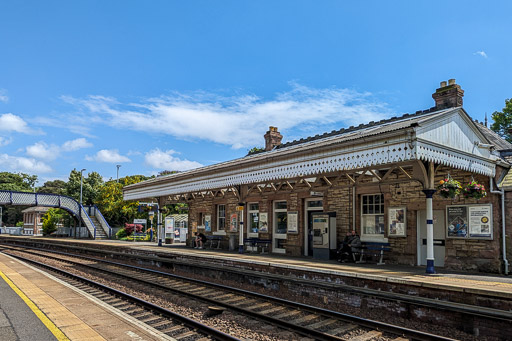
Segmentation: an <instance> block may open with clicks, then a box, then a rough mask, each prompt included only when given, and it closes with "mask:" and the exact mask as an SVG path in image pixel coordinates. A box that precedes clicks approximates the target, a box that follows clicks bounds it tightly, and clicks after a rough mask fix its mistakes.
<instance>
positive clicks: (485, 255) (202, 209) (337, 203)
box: [189, 167, 512, 272]
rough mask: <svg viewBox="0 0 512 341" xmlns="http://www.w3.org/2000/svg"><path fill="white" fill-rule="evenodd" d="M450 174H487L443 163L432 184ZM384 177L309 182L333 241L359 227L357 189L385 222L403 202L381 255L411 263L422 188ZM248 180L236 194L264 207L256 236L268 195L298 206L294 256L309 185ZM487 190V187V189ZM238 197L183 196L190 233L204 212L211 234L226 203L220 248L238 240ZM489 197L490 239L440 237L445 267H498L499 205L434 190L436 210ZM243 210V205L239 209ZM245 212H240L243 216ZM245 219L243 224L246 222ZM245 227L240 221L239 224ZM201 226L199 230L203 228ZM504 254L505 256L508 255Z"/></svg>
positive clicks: (290, 248)
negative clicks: (380, 207) (377, 204)
mask: <svg viewBox="0 0 512 341" xmlns="http://www.w3.org/2000/svg"><path fill="white" fill-rule="evenodd" d="M448 172H449V173H450V175H451V177H452V178H454V179H456V180H458V181H460V182H461V183H462V184H463V185H464V184H467V183H468V182H470V181H471V180H472V179H473V178H474V179H475V180H476V181H477V182H479V183H481V184H484V185H485V187H486V189H487V190H488V187H489V178H488V177H485V176H478V175H474V174H471V173H468V172H464V171H460V170H455V169H451V168H448V167H441V168H440V169H438V171H437V174H438V176H436V178H435V180H436V185H437V184H438V183H439V181H440V180H441V179H443V178H445V177H446V175H447V173H448ZM387 181H391V182H395V183H393V184H391V185H390V184H386V185H384V184H380V183H378V182H375V181H374V180H373V179H372V177H371V176H368V178H363V180H362V181H359V182H358V183H357V184H356V185H355V187H353V186H352V185H351V184H350V183H349V182H342V181H339V182H334V183H333V186H331V187H329V186H323V187H320V188H314V190H315V191H316V192H319V193H322V195H323V196H319V197H318V199H322V200H323V211H324V212H335V213H336V231H337V244H339V243H340V242H341V241H342V240H343V238H344V236H345V234H346V232H348V231H350V230H351V229H352V227H353V223H354V221H355V226H356V230H357V231H358V233H360V232H361V231H360V220H361V202H360V200H361V195H362V194H378V193H382V194H383V195H384V201H385V202H384V207H385V214H384V219H385V224H386V226H387V222H388V217H387V212H388V210H387V209H388V208H389V207H396V206H405V207H406V208H407V213H406V220H407V229H406V236H405V237H389V236H388V235H387V228H386V234H385V237H386V238H387V239H388V242H389V243H390V245H391V249H392V250H391V252H389V254H388V255H387V263H395V264H405V265H416V264H417V257H418V251H417V231H418V230H417V219H418V211H419V210H425V209H426V198H425V194H424V193H423V192H422V189H423V186H422V184H421V183H420V182H419V181H416V180H409V179H408V178H407V177H406V175H405V174H402V173H394V174H392V175H391V176H390V177H389V178H388V179H387ZM249 188H250V186H242V189H241V191H242V197H244V198H245V199H244V202H245V203H254V202H257V203H258V204H259V211H260V213H264V212H267V213H268V226H269V233H260V235H259V237H260V238H262V239H271V237H272V235H271V234H272V230H273V229H272V226H273V223H274V222H273V214H272V213H273V209H272V205H273V202H274V201H280V200H286V201H287V203H288V211H298V212H299V214H298V224H299V232H298V233H296V234H292V233H290V234H288V238H287V240H286V241H285V244H284V247H285V249H286V254H287V255H290V256H300V255H303V254H304V246H305V245H304V244H305V243H304V238H305V236H304V233H305V231H304V226H305V225H306V222H305V221H304V220H305V213H304V212H305V207H304V203H305V200H304V199H306V198H311V189H310V188H298V187H297V186H296V187H295V188H294V189H293V190H291V189H287V190H283V189H281V190H278V191H276V190H273V189H270V188H266V189H264V190H262V191H261V192H260V191H258V190H256V189H254V188H253V189H252V190H251V191H250V192H249V193H248V190H249ZM354 190H355V191H356V200H355V203H353V200H352V195H353V191H354ZM488 192H489V191H488ZM238 202H239V199H238V197H237V196H236V195H235V193H234V192H231V191H230V192H226V193H225V195H224V196H223V197H222V196H221V195H220V194H219V195H218V196H217V197H215V198H213V197H212V196H211V195H209V196H205V197H204V198H202V197H197V196H196V198H195V199H193V200H191V201H190V202H189V207H190V210H189V226H190V227H191V228H190V231H191V233H192V232H193V231H194V230H195V227H197V226H198V225H200V223H201V222H199V221H198V220H199V216H200V213H202V214H203V215H206V214H209V215H211V217H212V232H209V233H206V234H217V232H216V231H217V216H216V214H217V212H216V207H217V205H218V204H225V205H226V233H225V239H224V240H223V242H222V244H221V245H222V248H225V249H226V248H228V240H229V236H230V235H233V237H234V238H235V241H236V245H238V238H239V232H234V233H232V232H229V217H230V215H231V214H233V213H237V211H236V206H237V205H238ZM487 203H491V204H492V208H493V212H492V214H493V217H492V219H493V226H494V229H493V239H492V240H480V239H469V238H464V239H461V238H448V237H447V238H446V240H445V243H446V247H445V253H446V256H445V259H444V263H445V267H446V268H448V269H457V270H478V271H485V272H499V271H500V267H501V265H500V264H501V251H500V246H501V210H500V196H499V195H496V194H490V193H488V196H487V197H485V198H483V199H480V200H476V199H465V198H464V197H463V196H462V195H461V196H459V197H457V198H455V199H445V198H442V197H441V196H440V195H439V194H435V195H434V198H433V208H434V210H442V211H443V212H446V206H447V205H465V204H487ZM353 205H355V208H356V214H355V219H354V217H353ZM511 205H512V194H510V193H509V194H508V195H507V209H509V210H510V209H511V208H512V207H511ZM244 213H246V211H244ZM246 217H247V215H246V216H245V217H244V220H246V219H247V218H246ZM246 225H247V224H246ZM507 226H508V227H507V230H508V234H510V233H511V232H512V215H507ZM245 228H246V227H245ZM203 231H204V230H203ZM508 245H509V254H510V256H509V257H510V258H512V247H511V246H510V241H508ZM510 258H509V259H510Z"/></svg>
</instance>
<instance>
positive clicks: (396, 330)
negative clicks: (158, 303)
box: [25, 247, 454, 341]
mask: <svg viewBox="0 0 512 341" xmlns="http://www.w3.org/2000/svg"><path fill="white" fill-rule="evenodd" d="M30 248H31V249H36V250H40V249H37V248H32V247H30ZM41 251H44V252H50V253H57V254H60V255H65V256H71V257H76V258H81V259H85V260H89V261H95V262H101V263H105V264H109V265H114V266H118V267H124V268H128V269H131V270H135V271H136V272H146V273H150V274H157V275H160V276H164V277H170V278H174V279H178V280H181V281H186V282H193V283H196V284H200V285H204V286H209V287H214V288H218V289H222V290H226V291H230V292H234V293H237V294H241V295H246V296H252V297H257V298H259V299H262V300H266V301H273V302H276V303H279V304H283V305H287V306H289V307H293V308H299V309H301V310H303V311H307V312H309V313H314V314H321V315H323V316H327V317H335V318H337V319H341V320H344V321H345V322H353V323H356V324H357V325H360V326H364V327H367V328H374V329H377V330H381V331H385V332H389V333H392V334H396V335H403V336H405V337H410V338H412V339H414V340H440V341H441V340H443V341H453V340H454V339H451V338H446V337H443V336H439V335H435V334H431V333H426V332H421V331H417V330H413V329H409V328H404V327H400V326H396V325H392V324H388V323H385V322H380V321H375V320H371V319H365V318H362V317H358V316H354V315H350V314H345V313H340V312H337V311H333V310H329V309H325V308H319V307H315V306H310V305H307V304H303V303H298V302H293V301H289V300H285V299H282V298H277V297H273V296H268V295H264V294H260V293H255V292H251V291H248V290H244V289H238V288H234V287H230V286H226V285H222V284H217V283H211V282H207V281H203V280H197V279H190V278H186V277H183V276H179V275H175V274H170V273H166V272H162V271H157V270H153V269H147V268H141V267H138V266H133V265H129V264H122V263H117V262H112V261H108V260H103V259H97V258H91V257H86V256H82V255H75V254H70V253H66V252H60V251H53V250H41ZM25 252H27V251H25ZM28 253H30V252H28ZM34 254H36V255H38V256H42V257H49V258H55V259H58V260H60V261H64V262H70V263H73V264H77V265H81V266H84V267H88V268H92V269H95V270H98V271H104V272H107V273H115V272H112V271H110V270H107V269H99V268H97V267H95V266H93V265H88V264H81V263H77V262H73V261H70V260H65V259H61V258H58V257H52V256H48V255H40V254H37V253H34ZM115 274H116V275H117V276H121V277H124V278H128V279H131V280H136V281H141V282H143V283H146V284H150V285H153V286H156V287H159V288H163V289H169V287H168V286H165V285H161V284H158V283H154V282H152V281H151V282H150V281H146V280H143V279H140V278H133V277H131V276H129V275H125V274H119V273H115ZM173 290H174V291H175V292H178V293H180V294H182V295H186V296H189V297H192V298H195V299H201V300H203V301H207V302H209V303H213V304H216V305H221V306H224V307H226V308H228V309H233V310H235V311H239V312H241V313H244V314H248V315H251V316H253V317H255V318H258V319H261V320H265V321H268V322H271V323H273V324H276V325H279V326H281V327H282V326H284V327H285V328H287V329H291V330H293V331H296V332H300V333H301V334H304V335H308V336H311V337H314V338H315V339H317V340H340V338H339V337H336V336H332V335H329V334H325V333H322V332H318V331H316V330H313V329H310V328H307V327H304V326H300V325H296V324H293V323H290V322H287V321H283V320H280V319H275V318H273V317H272V316H267V315H264V314H259V313H257V312H254V311H251V310H247V309H243V308H240V307H237V306H235V305H232V304H228V303H223V302H219V301H217V300H215V299H210V298H207V297H204V296H200V295H195V294H193V293H189V292H187V291H186V290H180V289H177V288H173ZM297 329H299V330H297Z"/></svg>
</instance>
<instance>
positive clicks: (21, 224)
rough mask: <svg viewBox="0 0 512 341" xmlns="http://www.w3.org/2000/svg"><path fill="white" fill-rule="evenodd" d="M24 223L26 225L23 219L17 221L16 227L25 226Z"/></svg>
mask: <svg viewBox="0 0 512 341" xmlns="http://www.w3.org/2000/svg"><path fill="white" fill-rule="evenodd" d="M23 225H25V224H24V223H23V222H22V221H18V222H17V223H16V227H23Z"/></svg>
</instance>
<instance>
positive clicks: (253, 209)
mask: <svg viewBox="0 0 512 341" xmlns="http://www.w3.org/2000/svg"><path fill="white" fill-rule="evenodd" d="M247 214H248V215H249V217H248V227H249V232H250V233H258V231H259V223H260V220H259V215H260V207H259V205H258V204H257V203H252V204H251V203H250V204H249V209H248V211H247Z"/></svg>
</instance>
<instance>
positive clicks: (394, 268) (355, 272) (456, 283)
mask: <svg viewBox="0 0 512 341" xmlns="http://www.w3.org/2000/svg"><path fill="white" fill-rule="evenodd" d="M2 238H9V239H21V240H39V241H42V242H43V241H47V242H52V243H59V244H60V243H64V244H67V245H77V246H80V245H82V246H88V247H90V246H92V245H95V247H97V248H100V249H105V250H116V249H117V250H118V251H119V252H121V251H122V250H123V249H129V250H131V251H129V253H132V254H134V253H139V254H155V255H161V256H164V257H166V258H168V257H170V256H174V257H188V258H197V260H200V259H204V258H207V259H208V260H218V261H220V262H229V263H241V264H244V263H245V264H251V265H259V266H260V267H272V268H281V269H289V270H294V271H307V272H312V273H318V274H324V275H337V276H343V277H348V278H354V279H365V280H372V281H381V282H386V283H396V284H408V285H413V286H417V287H425V288H430V289H439V290H449V291H455V292H464V293H469V294H484V295H486V296H491V297H496V298H500V297H501V298H507V299H509V300H512V277H509V276H504V275H498V274H483V273H469V272H457V271H452V270H444V269H442V268H436V271H437V273H436V274H433V275H427V274H426V273H425V267H419V266H405V265H391V264H384V265H376V264H353V263H338V262H337V261H334V260H315V259H312V258H308V257H300V258H298V257H287V256H283V255H275V254H256V253H244V254H239V253H237V252H233V251H227V250H217V249H214V250H211V249H205V250H198V249H193V248H191V247H187V246H186V245H185V244H170V245H169V244H165V245H163V246H160V247H159V246H157V245H156V244H155V243H149V242H126V241H118V240H101V241H98V240H77V239H55V238H43V237H18V236H17V237H14V236H0V243H1V241H2ZM125 251H126V250H125Z"/></svg>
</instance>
